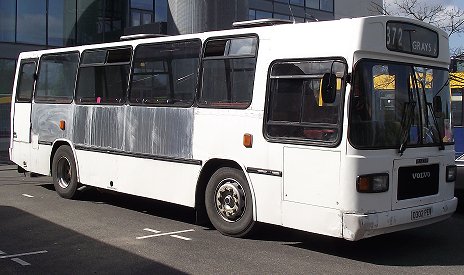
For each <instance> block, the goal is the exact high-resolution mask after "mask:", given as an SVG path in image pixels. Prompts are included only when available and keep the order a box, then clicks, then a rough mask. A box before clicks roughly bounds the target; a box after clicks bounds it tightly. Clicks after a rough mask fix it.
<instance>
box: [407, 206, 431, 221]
mask: <svg viewBox="0 0 464 275" xmlns="http://www.w3.org/2000/svg"><path fill="white" fill-rule="evenodd" d="M430 216H432V207H427V208H423V209H419V210H414V211H411V220H412V221H414V220H420V219H425V218H427V217H430Z"/></svg>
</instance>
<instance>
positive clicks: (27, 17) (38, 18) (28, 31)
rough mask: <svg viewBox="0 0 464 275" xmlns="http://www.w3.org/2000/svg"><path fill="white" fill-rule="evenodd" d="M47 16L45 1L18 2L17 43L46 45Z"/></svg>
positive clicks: (25, 0) (28, 0)
mask: <svg viewBox="0 0 464 275" xmlns="http://www.w3.org/2000/svg"><path fill="white" fill-rule="evenodd" d="M46 14H47V3H46V1H45V0H18V10H17V15H18V20H17V34H16V40H17V42H22V43H28V44H38V45H45V44H46V43H47V40H46V32H47V28H46V22H47V20H46V19H47V18H46V16H47V15H46Z"/></svg>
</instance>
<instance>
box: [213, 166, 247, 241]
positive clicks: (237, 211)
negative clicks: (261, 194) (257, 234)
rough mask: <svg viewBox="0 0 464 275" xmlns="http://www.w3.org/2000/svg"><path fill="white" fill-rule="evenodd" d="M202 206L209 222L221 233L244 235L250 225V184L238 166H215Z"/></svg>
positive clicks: (236, 235) (235, 235)
mask: <svg viewBox="0 0 464 275" xmlns="http://www.w3.org/2000/svg"><path fill="white" fill-rule="evenodd" d="M205 206H206V212H207V213H208V217H209V219H210V221H211V223H212V224H213V226H214V227H215V228H216V229H217V230H218V231H219V232H221V233H222V234H224V235H228V236H234V237H243V236H245V235H247V234H248V233H249V232H250V231H251V229H252V228H253V225H254V220H253V203H252V199H251V191H250V186H249V185H248V181H247V179H246V178H245V175H244V174H243V172H242V171H241V170H238V169H235V168H229V167H223V168H220V169H218V170H217V171H216V172H215V173H214V174H213V176H212V177H211V179H210V180H209V182H208V185H207V186H206V194H205Z"/></svg>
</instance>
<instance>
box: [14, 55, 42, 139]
mask: <svg viewBox="0 0 464 275" xmlns="http://www.w3.org/2000/svg"><path fill="white" fill-rule="evenodd" d="M36 70H37V59H26V60H22V61H21V63H20V68H19V72H18V76H17V86H16V94H15V99H14V114H13V142H21V143H30V142H31V109H32V94H33V89H34V83H35V78H36Z"/></svg>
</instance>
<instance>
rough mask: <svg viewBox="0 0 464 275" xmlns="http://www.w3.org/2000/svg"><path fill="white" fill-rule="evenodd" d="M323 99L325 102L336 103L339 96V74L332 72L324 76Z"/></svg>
mask: <svg viewBox="0 0 464 275" xmlns="http://www.w3.org/2000/svg"><path fill="white" fill-rule="evenodd" d="M321 88H322V91H321V92H322V101H323V102H324V103H334V102H335V97H336V96H337V76H336V75H335V74H332V73H325V74H324V76H323V77H322V85H321Z"/></svg>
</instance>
